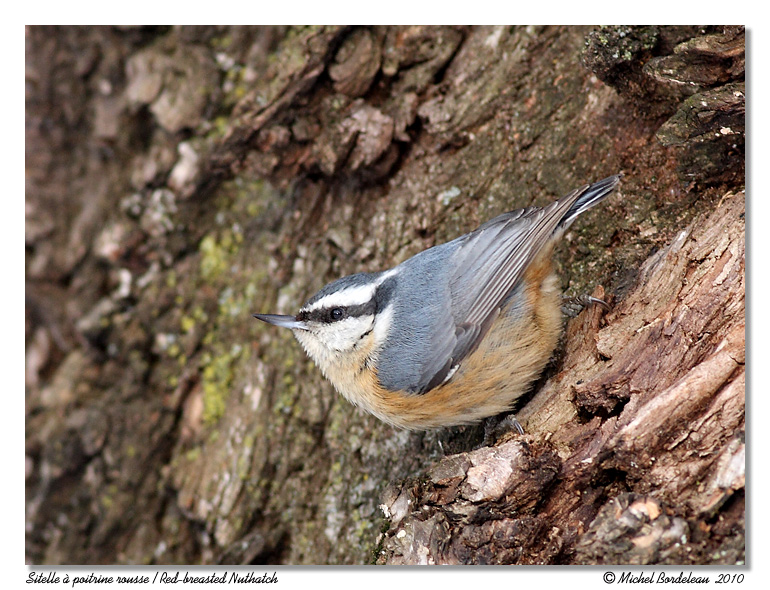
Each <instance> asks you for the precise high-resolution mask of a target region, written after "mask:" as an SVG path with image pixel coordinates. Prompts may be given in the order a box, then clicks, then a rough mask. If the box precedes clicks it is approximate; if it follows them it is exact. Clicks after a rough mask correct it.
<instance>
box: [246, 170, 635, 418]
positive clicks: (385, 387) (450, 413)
mask: <svg viewBox="0 0 770 590" xmlns="http://www.w3.org/2000/svg"><path fill="white" fill-rule="evenodd" d="M619 180H620V175H617V176H610V177H609V178H605V179H604V180H600V181H599V182H597V183H595V184H592V185H586V186H583V187H581V188H579V189H577V190H574V191H572V192H571V193H570V194H568V195H567V196H565V197H564V198H562V199H559V200H558V201H554V202H553V203H551V204H550V205H547V206H545V207H528V208H526V209H519V210H516V211H511V212H510V213H505V214H503V215H500V216H498V217H495V218H494V219H492V220H491V221H488V222H487V223H485V224H484V225H482V226H481V227H479V228H478V229H476V230H475V231H473V232H471V233H469V234H466V235H464V236H461V237H459V238H457V239H455V240H453V241H451V242H448V243H446V244H442V245H440V246H435V247H433V248H429V249H428V250H425V251H423V252H420V253H419V254H416V255H415V256H413V257H412V258H410V259H409V260H406V261H405V262H402V263H401V264H399V265H398V266H396V267H394V268H392V269H390V270H385V271H382V272H375V273H358V274H354V275H351V276H348V277H343V278H341V279H338V280H336V281H334V282H332V283H330V284H328V285H326V286H325V287H324V288H323V289H321V290H320V291H319V292H318V293H316V294H315V295H314V296H313V297H311V298H310V300H309V301H308V302H307V303H305V305H303V306H302V308H301V309H300V310H299V313H298V314H297V315H296V316H291V315H263V314H256V315H255V316H254V317H256V318H258V319H260V320H262V321H264V322H268V323H270V324H273V325H276V326H282V327H285V328H289V329H291V330H292V331H293V332H294V335H295V336H296V338H297V340H299V342H300V343H301V344H302V346H303V347H304V349H305V351H306V352H307V353H308V354H309V355H310V357H311V358H312V359H313V360H314V361H315V363H316V364H317V365H318V366H319V367H320V368H321V370H322V371H323V373H324V375H325V376H326V377H327V378H328V379H329V380H330V381H331V382H332V383H333V384H334V387H335V388H336V389H337V391H339V392H340V393H341V394H342V395H343V396H345V397H346V398H347V399H348V400H350V401H351V402H352V403H353V404H355V405H357V406H361V407H362V408H364V409H365V410H367V411H368V412H371V413H372V414H374V415H375V416H377V417H378V418H380V419H381V420H384V421H385V422H388V423H389V424H393V425H395V426H400V427H403V428H408V429H415V430H423V429H429V428H435V427H440V426H453V425H458V424H469V423H472V422H476V421H478V420H481V419H482V418H486V417H488V416H494V415H496V414H499V413H501V412H504V411H508V410H511V409H513V406H514V403H515V402H516V400H517V399H518V398H519V397H520V396H521V395H522V394H524V393H526V391H527V389H528V388H529V387H530V385H531V384H532V382H533V381H534V380H535V379H537V377H538V376H539V374H540V373H541V371H542V370H543V368H544V367H545V365H546V364H547V363H548V360H549V359H550V357H551V354H552V353H553V350H554V349H555V348H556V346H557V344H558V340H559V335H560V334H561V329H562V316H561V304H562V301H561V291H560V289H559V285H558V280H557V278H556V276H555V275H554V273H553V269H552V265H551V255H552V252H553V246H554V244H555V242H556V241H557V240H558V239H559V238H560V237H561V236H562V235H563V234H564V232H565V230H566V229H567V228H568V227H569V226H570V224H571V223H572V222H573V221H574V220H575V218H576V217H577V216H578V215H580V214H581V213H583V212H584V211H585V210H587V209H589V208H590V207H593V206H594V205H596V204H597V203H598V202H600V201H601V200H602V199H604V198H605V197H606V196H607V195H608V194H610V192H612V190H613V189H614V188H615V186H616V185H617V184H618V182H619Z"/></svg>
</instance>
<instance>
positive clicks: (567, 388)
mask: <svg viewBox="0 0 770 590" xmlns="http://www.w3.org/2000/svg"><path fill="white" fill-rule="evenodd" d="M26 53H27V64H26V66H27V73H26V84H27V89H26V101H27V111H26V113H27V114H26V119H27V121H26V123H27V127H26V128H27V142H26V151H27V161H26V164H27V166H26V179H27V191H26V236H25V237H26V252H25V258H26V310H25V311H26V331H25V336H26V465H27V472H26V497H27V504H26V521H27V537H26V554H27V559H28V561H29V562H30V563H45V564H82V563H91V564H95V563H103V564H108V563H120V564H133V563H137V564H149V563H154V564H173V563H212V564H213V563H222V564H240V563H286V564H319V563H341V564H361V563H393V564H399V563H506V564H507V563H546V564H578V563H580V564H598V563H615V564H736V563H742V562H743V560H744V559H745V310H744V301H745V252H744V248H745V228H744V225H745V221H744V216H745V194H744V184H745V182H744V170H745V165H744V160H745V158H744V143H745V139H744V136H745V122H744V119H745V83H744V67H745V65H744V64H745V41H744V31H743V29H742V28H740V27H706V28H704V27H605V28H599V29H592V28H583V27H566V28H565V27H526V28H509V27H385V26H373V27H308V28H286V27H172V28H166V27H150V28H144V27H123V28H117V27H97V28H85V27H62V28H47V27H30V28H28V29H27V50H26ZM619 171H622V172H623V173H624V177H623V181H622V184H621V186H620V188H619V190H618V191H617V193H616V194H615V195H613V196H611V197H610V198H609V199H607V201H605V202H604V203H602V204H601V205H600V206H598V207H597V208H595V209H594V210H591V211H590V212H589V213H587V214H585V215H584V216H581V218H580V219H579V220H578V221H577V222H576V223H575V225H574V226H573V227H572V228H571V229H570V231H569V233H568V235H567V236H566V237H565V240H564V244H563V245H562V246H561V247H560V248H559V249H558V251H557V264H558V266H559V269H560V275H561V277H562V284H563V286H564V288H565V292H566V293H567V294H570V295H576V294H584V293H588V292H593V293H594V295H596V296H599V297H602V298H604V299H605V300H607V301H608V302H609V303H610V305H611V309H610V311H608V312H604V311H603V310H601V309H600V308H598V307H592V308H589V309H587V310H585V311H584V312H583V313H581V314H580V315H579V316H578V317H576V318H574V319H572V320H570V321H569V322H568V323H566V330H565V336H564V338H563V343H562V345H561V346H560V348H559V350H558V351H556V352H555V353H554V357H553V359H552V362H551V363H550V365H549V367H548V368H547V369H546V371H545V373H544V375H543V377H542V378H541V379H540V381H539V382H538V383H537V384H536V385H535V387H533V391H532V392H531V394H530V395H529V399H528V402H527V403H526V404H525V405H523V406H522V407H521V408H520V411H519V413H518V414H517V417H518V419H519V421H520V422H521V423H522V424H523V426H524V428H525V431H526V434H524V435H518V434H516V433H504V434H503V435H502V436H500V437H499V438H498V440H496V441H495V442H494V443H493V444H492V445H491V446H486V445H485V444H484V432H483V427H482V426H474V427H462V428H453V429H444V430H440V431H431V432H427V433H407V432H402V431H397V430H394V429H393V428H391V427H389V426H386V425H384V424H382V423H379V422H377V421H376V420H375V419H374V418H372V417H370V416H367V415H364V414H362V413H361V412H360V411H358V410H357V409H355V408H353V407H352V406H350V405H349V404H348V403H347V402H345V401H344V400H343V399H341V398H340V397H339V396H337V395H336V394H335V393H334V391H333V390H332V388H331V386H330V385H329V384H328V383H327V382H325V381H324V380H323V379H322V377H321V375H320V372H319V371H318V370H317V369H316V368H315V367H314V366H313V365H312V363H310V362H309V361H308V360H307V358H306V357H305V356H304V353H303V352H302V350H301V349H300V347H299V345H298V344H297V343H296V342H295V341H294V340H293V339H292V338H291V335H290V334H289V333H288V331H287V333H285V334H284V333H279V332H278V331H273V330H270V329H268V328H267V327H266V326H264V325H261V324H258V323H257V322H256V321H254V320H253V319H252V318H251V314H252V313H254V312H278V313H293V312H294V311H295V310H296V309H297V308H298V307H299V305H301V304H302V303H303V302H304V300H305V299H307V298H308V297H309V296H310V295H312V294H313V293H314V292H315V291H316V290H317V289H319V288H320V287H321V286H323V285H324V284H325V283H326V282H328V281H330V280H333V279H335V278H337V277H339V276H343V275H345V274H351V273H353V272H358V271H363V270H367V271H375V270H381V269H385V268H388V267H390V266H392V265H394V264H396V263H398V262H400V261H402V260H405V259H406V258H408V257H409V256H411V255H413V254H415V253H417V252H419V251H420V250H423V249H425V248H427V247H430V246H432V245H434V244H438V243H441V242H444V241H447V240H449V239H452V238H454V237H457V236H459V235H461V234H463V233H465V232H467V231H470V230H472V229H474V228H475V227H476V226H477V225H479V224H480V223H482V222H483V221H486V220H487V219H490V218H491V217H493V216H495V215H497V214H499V213H502V212H504V211H507V210H511V209H515V208H518V207H524V206H528V205H533V204H539V205H542V204H545V203H547V202H549V201H550V200H552V199H553V198H556V197H559V196H561V195H563V194H566V193H567V192H568V191H569V190H571V189H573V188H575V187H577V186H580V185H582V184H585V183H586V182H590V181H593V180H597V179H599V178H601V177H603V176H608V175H610V174H614V173H617V172H619Z"/></svg>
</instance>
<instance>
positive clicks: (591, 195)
mask: <svg viewBox="0 0 770 590" xmlns="http://www.w3.org/2000/svg"><path fill="white" fill-rule="evenodd" d="M621 176H623V174H622V173H621V174H615V175H614V176H608V177H607V178H605V179H603V180H600V181H599V182H595V183H594V184H591V185H587V186H585V187H583V189H582V190H579V191H578V193H579V195H580V196H579V197H577V199H576V200H575V202H574V203H573V204H572V206H571V207H570V208H569V210H568V211H567V212H566V213H565V214H564V217H562V218H561V221H560V222H559V228H560V229H561V230H562V231H563V230H565V229H567V228H568V227H569V226H570V224H571V223H572V222H573V221H575V218H576V217H577V216H578V215H580V214H581V213H583V212H584V211H587V210H588V209H590V208H591V207H593V206H594V205H596V204H597V203H599V202H601V201H602V200H604V198H605V197H606V196H607V195H609V194H610V193H611V192H612V191H613V190H614V189H615V187H616V186H617V185H618V183H619V182H620V178H621Z"/></svg>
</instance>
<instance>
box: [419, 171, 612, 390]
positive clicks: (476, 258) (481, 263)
mask: <svg viewBox="0 0 770 590" xmlns="http://www.w3.org/2000/svg"><path fill="white" fill-rule="evenodd" d="M619 178H620V177H619V176H612V177H609V178H607V179H604V180H602V181H599V182H597V183H595V184H593V185H590V186H589V185H586V186H583V187H581V188H579V189H577V190H575V191H573V192H571V193H570V194H568V195H567V196H565V197H563V198H562V199H559V200H558V201H555V202H553V203H551V204H550V205H547V206H546V207H542V208H541V207H529V208H527V209H519V210H516V211H512V212H510V213H505V214H503V215H500V216H498V217H496V218H494V219H492V220H490V221H488V222H487V223H485V224H484V225H482V226H481V227H479V228H478V229H477V230H475V231H474V232H472V233H470V234H467V235H465V236H463V237H461V238H458V240H455V242H451V243H450V244H451V245H453V249H452V252H451V255H450V256H448V259H447V261H446V263H447V264H448V267H449V268H450V269H451V272H450V273H449V280H448V283H447V284H446V290H445V291H444V294H443V297H444V298H445V299H444V300H443V301H444V303H443V304H442V305H441V310H440V313H435V312H434V314H435V315H436V317H433V318H431V321H432V326H433V331H432V333H431V335H430V338H429V340H430V342H431V346H430V348H429V351H430V354H429V355H427V356H426V357H425V358H423V359H421V370H420V375H419V379H418V380H417V382H416V383H415V384H414V387H412V388H411V391H413V392H419V393H424V392H426V391H429V390H430V389H432V388H434V387H436V386H438V385H441V384H442V383H443V382H444V381H445V380H447V379H448V378H451V376H452V374H453V372H454V371H453V370H454V369H455V368H456V367H458V366H459V365H460V363H462V361H463V360H464V359H465V358H467V356H468V355H469V354H470V353H471V352H473V351H474V350H475V348H476V347H477V346H478V343H479V342H480V341H481V339H482V338H484V336H485V334H486V333H487V330H488V329H489V327H490V326H491V324H492V322H493V321H494V319H495V318H496V317H497V315H498V314H499V313H500V310H501V308H502V306H503V304H504V303H505V300H506V298H507V297H508V296H509V295H510V294H511V293H512V291H513V290H514V289H515V288H516V286H517V284H518V283H519V281H520V280H521V278H522V276H523V275H524V273H525V272H526V269H527V267H528V266H529V264H530V263H531V262H532V261H533V260H534V258H535V257H536V256H537V254H538V253H539V252H540V251H541V250H542V249H543V248H544V247H545V246H546V245H547V244H548V243H549V242H551V241H552V240H553V239H555V238H557V237H559V236H560V235H561V233H562V232H563V231H564V230H565V229H566V228H567V227H568V226H569V225H570V224H571V223H572V221H574V219H575V218H576V217H577V216H578V215H579V214H580V213H582V212H583V211H585V210H586V209H588V208H589V207H592V206H593V205H595V204H596V203H598V202H599V201H601V200H602V199H604V198H605V197H606V196H607V195H608V194H609V193H610V192H612V190H613V189H614V188H615V186H616V185H617V183H618V181H619Z"/></svg>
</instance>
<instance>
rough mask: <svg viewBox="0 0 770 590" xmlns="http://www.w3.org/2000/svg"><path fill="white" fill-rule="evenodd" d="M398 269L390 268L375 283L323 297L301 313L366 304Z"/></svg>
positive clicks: (349, 288) (304, 308)
mask: <svg viewBox="0 0 770 590" xmlns="http://www.w3.org/2000/svg"><path fill="white" fill-rule="evenodd" d="M397 269H398V267H396V268H392V269H390V270H389V271H387V272H384V273H382V275H380V276H379V277H378V278H377V280H376V281H375V282H372V283H368V284H366V285H357V286H355V287H348V288H347V289H342V290H341V291H336V292H335V293H329V294H328V295H325V296H324V297H321V299H319V300H318V301H314V302H313V303H312V304H311V305H308V306H306V307H303V308H302V311H314V310H316V309H323V308H330V307H350V306H352V305H363V304H364V303H368V302H369V301H371V300H372V297H374V294H375V292H376V291H377V287H379V286H380V285H381V284H382V283H384V282H385V280H386V279H388V278H389V277H392V276H393V275H394V274H396V273H397V272H398V270H397Z"/></svg>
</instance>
